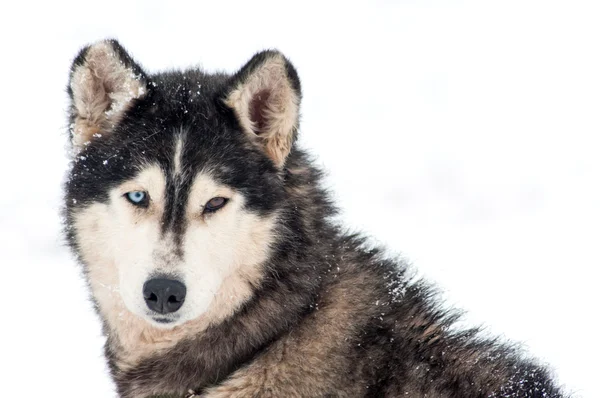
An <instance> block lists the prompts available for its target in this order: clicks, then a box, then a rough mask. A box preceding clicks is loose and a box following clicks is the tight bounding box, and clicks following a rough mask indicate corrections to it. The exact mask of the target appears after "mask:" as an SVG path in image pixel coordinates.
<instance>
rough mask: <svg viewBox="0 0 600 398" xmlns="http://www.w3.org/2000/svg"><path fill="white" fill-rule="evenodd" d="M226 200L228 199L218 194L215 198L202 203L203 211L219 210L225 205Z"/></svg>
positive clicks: (212, 211)
mask: <svg viewBox="0 0 600 398" xmlns="http://www.w3.org/2000/svg"><path fill="white" fill-rule="evenodd" d="M228 200H229V199H227V198H222V197H220V196H219V197H216V198H212V199H211V200H209V201H208V202H206V204H205V205H204V213H214V212H215V211H217V210H219V209H220V208H221V207H223V206H225V205H226V204H227V201H228Z"/></svg>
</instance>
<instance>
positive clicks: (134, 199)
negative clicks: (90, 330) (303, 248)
mask: <svg viewBox="0 0 600 398" xmlns="http://www.w3.org/2000/svg"><path fill="white" fill-rule="evenodd" d="M69 94H70V96H71V99H72V108H71V122H72V125H71V133H72V142H73V150H74V152H75V160H74V162H73V168H72V171H71V175H70V178H69V180H68V182H67V193H66V201H67V202H66V222H67V232H68V237H69V240H70V243H71V246H72V247H73V248H74V250H75V252H76V253H77V255H78V256H79V258H80V260H81V262H82V263H83V265H84V267H85V270H86V276H87V278H88V281H89V283H90V286H91V288H92V291H93V294H94V298H95V301H96V303H97V304H98V307H99V310H100V312H101V313H102V314H103V316H104V318H105V319H108V321H109V323H111V322H112V323H114V322H119V318H122V319H128V317H127V316H125V314H124V313H125V312H127V315H128V314H133V315H134V316H135V317H137V318H138V319H142V320H144V321H146V322H147V323H149V324H150V325H152V326H153V327H158V328H172V327H174V326H177V325H181V324H183V323H185V322H187V321H190V320H194V319H197V318H199V317H201V316H202V315H203V314H204V313H206V311H207V310H208V309H209V307H210V306H211V305H213V306H214V305H215V301H218V300H221V301H219V304H223V303H228V304H229V305H224V306H225V307H226V308H229V309H232V308H235V307H236V306H239V305H240V304H241V302H242V301H243V300H244V299H247V298H248V297H249V294H250V293H249V292H250V291H251V290H252V288H253V284H256V283H259V282H260V277H261V272H262V271H261V270H262V265H263V264H264V262H265V261H266V260H267V259H268V257H269V253H270V250H271V247H272V245H273V244H274V242H275V241H276V239H277V234H278V225H279V224H278V220H279V217H280V213H281V204H282V202H283V200H284V197H285V193H284V189H283V180H282V178H283V172H282V169H283V168H284V164H285V160H286V157H287V155H288V154H289V152H290V150H291V147H292V145H293V141H294V138H295V132H296V128H297V121H298V104H299V98H300V88H299V82H298V79H297V76H296V73H295V71H294V69H293V67H292V66H291V65H290V64H289V63H288V61H287V60H286V59H285V58H284V57H283V56H281V55H280V54H279V53H276V52H264V53H260V54H258V55H256V56H255V57H254V58H253V59H252V60H251V61H250V62H249V63H248V64H247V65H246V66H245V67H243V68H242V69H241V70H240V72H238V73H237V74H236V75H234V76H231V77H230V76H226V75H212V76H211V75H206V74H204V73H202V72H199V71H188V72H183V73H168V74H162V75H156V76H148V75H147V74H146V73H145V72H144V71H143V70H142V69H141V68H140V67H139V66H138V65H137V64H135V63H134V62H133V60H132V59H131V58H130V57H129V56H128V55H127V53H126V52H125V51H124V50H123V49H122V47H121V46H120V45H119V44H118V43H116V42H114V41H105V42H101V43H97V44H95V45H92V46H90V47H87V48H86V49H84V50H83V51H82V52H81V54H80V55H79V57H78V58H77V59H76V60H75V62H74V64H73V68H72V73H71V81H70V84H69ZM228 300H229V301H228ZM111 319H112V321H111Z"/></svg>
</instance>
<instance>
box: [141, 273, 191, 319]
mask: <svg viewBox="0 0 600 398" xmlns="http://www.w3.org/2000/svg"><path fill="white" fill-rule="evenodd" d="M142 293H143V296H144V300H145V301H146V305H147V306H148V308H150V309H151V310H152V311H155V312H158V313H159V314H169V313H172V312H175V311H177V310H179V308H181V306H182V305H183V302H184V301H185V294H186V287H185V285H184V284H183V283H181V282H179V281H177V280H173V279H166V278H155V279H150V280H148V281H146V283H144V287H143V291H142Z"/></svg>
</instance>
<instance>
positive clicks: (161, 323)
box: [148, 314, 179, 328]
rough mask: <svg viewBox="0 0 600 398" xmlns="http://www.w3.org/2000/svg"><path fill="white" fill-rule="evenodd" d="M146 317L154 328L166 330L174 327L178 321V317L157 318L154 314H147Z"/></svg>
mask: <svg viewBox="0 0 600 398" xmlns="http://www.w3.org/2000/svg"><path fill="white" fill-rule="evenodd" d="M148 317H149V318H150V319H151V320H152V322H153V323H154V324H155V325H156V326H158V327H166V328H170V327H173V326H175V325H176V324H177V321H178V320H179V317H165V316H157V315H156V314H149V315H148Z"/></svg>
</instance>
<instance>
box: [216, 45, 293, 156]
mask: <svg viewBox="0 0 600 398" xmlns="http://www.w3.org/2000/svg"><path fill="white" fill-rule="evenodd" d="M300 98H301V91H300V80H299V79H298V74H297V73H296V70H295V69H294V67H293V66H292V64H291V63H290V62H289V61H288V60H287V59H286V58H285V57H284V56H283V54H281V53H280V52H278V51H263V52H261V53H258V54H256V55H255V56H254V57H253V58H252V59H251V60H250V61H249V62H248V63H247V64H246V65H245V66H244V67H243V68H242V69H241V70H240V71H239V72H238V73H236V74H235V75H234V76H233V78H232V80H231V82H230V83H229V85H228V88H227V91H226V93H225V99H224V101H225V104H226V105H227V106H228V107H230V108H231V109H233V111H234V112H235V115H236V116H237V119H238V121H239V123H240V125H241V127H242V129H243V130H244V131H245V132H246V133H247V134H249V135H250V136H251V138H252V139H253V140H255V141H256V142H257V143H258V144H259V145H260V146H261V148H262V149H263V150H264V151H265V153H266V154H267V156H268V157H269V158H271V160H272V161H273V163H274V164H275V165H276V166H277V167H278V168H282V167H283V165H284V164H285V160H286V158H287V156H288V154H289V153H290V150H291V149H292V145H293V143H294V141H295V139H296V132H297V129H298V116H299V109H300Z"/></svg>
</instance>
